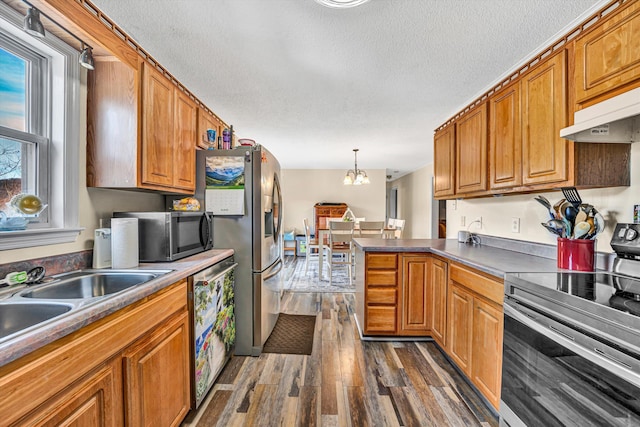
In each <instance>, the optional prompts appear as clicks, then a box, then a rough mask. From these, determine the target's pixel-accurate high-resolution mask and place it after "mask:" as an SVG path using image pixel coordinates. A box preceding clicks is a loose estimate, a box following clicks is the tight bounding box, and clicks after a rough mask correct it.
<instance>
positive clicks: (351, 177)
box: [342, 148, 371, 185]
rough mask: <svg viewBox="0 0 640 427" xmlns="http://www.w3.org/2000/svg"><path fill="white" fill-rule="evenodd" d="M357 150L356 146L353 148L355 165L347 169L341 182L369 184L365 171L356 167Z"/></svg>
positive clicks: (345, 183)
mask: <svg viewBox="0 0 640 427" xmlns="http://www.w3.org/2000/svg"><path fill="white" fill-rule="evenodd" d="M358 151H360V150H358V149H357V148H354V149H353V154H354V156H355V167H354V168H353V169H349V170H348V171H347V174H346V175H345V176H344V181H342V183H343V184H344V185H363V184H370V183H371V181H369V177H368V176H367V172H365V171H363V170H362V169H358Z"/></svg>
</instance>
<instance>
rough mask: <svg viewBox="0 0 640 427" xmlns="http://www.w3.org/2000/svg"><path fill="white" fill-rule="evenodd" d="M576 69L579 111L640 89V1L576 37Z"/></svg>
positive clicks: (626, 6) (576, 96)
mask: <svg viewBox="0 0 640 427" xmlns="http://www.w3.org/2000/svg"><path fill="white" fill-rule="evenodd" d="M575 67H576V70H575V98H576V99H575V101H576V104H577V109H580V108H583V107H586V106H589V105H591V104H594V103H596V102H600V101H603V100H605V99H608V98H611V97H612V96H615V95H618V94H620V93H622V92H626V91H627V90H629V89H632V88H635V87H638V86H640V2H637V1H631V2H628V3H626V4H625V5H624V6H621V7H620V8H619V10H616V11H615V12H614V13H612V14H611V15H609V16H608V17H607V18H606V20H605V21H604V22H603V23H602V24H601V25H597V26H594V28H593V29H591V30H590V31H587V32H584V33H583V34H581V35H580V36H579V37H578V38H576V41H575Z"/></svg>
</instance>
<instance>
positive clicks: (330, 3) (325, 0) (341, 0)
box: [316, 0, 369, 9]
mask: <svg viewBox="0 0 640 427" xmlns="http://www.w3.org/2000/svg"><path fill="white" fill-rule="evenodd" d="M316 1H317V2H318V3H320V4H321V5H323V6H326V7H332V8H334V9H346V8H349V7H355V6H360V5H361V4H362V3H366V2H367V1H369V0H316Z"/></svg>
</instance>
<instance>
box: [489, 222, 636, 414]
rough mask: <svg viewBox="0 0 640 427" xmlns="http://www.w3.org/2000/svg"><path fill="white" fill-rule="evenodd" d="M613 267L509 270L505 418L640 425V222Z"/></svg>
mask: <svg viewBox="0 0 640 427" xmlns="http://www.w3.org/2000/svg"><path fill="white" fill-rule="evenodd" d="M611 246H612V247H613V248H614V250H615V251H616V255H617V257H616V259H615V261H614V264H613V268H612V271H597V272H575V271H567V270H558V271H555V272H547V273H513V274H507V275H506V276H505V302H504V312H505V317H504V322H505V323H504V351H503V374H502V394H501V395H502V400H501V407H500V418H501V419H500V422H501V424H502V425H510V426H538V425H539V426H555V425H558V426H563V425H615V424H618V423H619V424H621V425H633V426H640V224H618V225H617V226H616V229H615V232H614V236H613V238H612V241H611Z"/></svg>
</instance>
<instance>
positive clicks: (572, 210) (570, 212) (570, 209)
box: [562, 203, 578, 224]
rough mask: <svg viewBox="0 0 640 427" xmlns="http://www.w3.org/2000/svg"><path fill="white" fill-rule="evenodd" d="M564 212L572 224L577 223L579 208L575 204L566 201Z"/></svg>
mask: <svg viewBox="0 0 640 427" xmlns="http://www.w3.org/2000/svg"><path fill="white" fill-rule="evenodd" d="M563 207H564V209H563V211H562V212H563V213H564V217H565V218H566V219H567V220H568V221H569V222H570V223H572V224H575V223H576V222H577V220H576V215H577V214H578V209H577V208H576V207H575V206H573V205H572V204H571V203H566V204H563Z"/></svg>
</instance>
